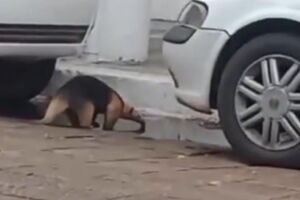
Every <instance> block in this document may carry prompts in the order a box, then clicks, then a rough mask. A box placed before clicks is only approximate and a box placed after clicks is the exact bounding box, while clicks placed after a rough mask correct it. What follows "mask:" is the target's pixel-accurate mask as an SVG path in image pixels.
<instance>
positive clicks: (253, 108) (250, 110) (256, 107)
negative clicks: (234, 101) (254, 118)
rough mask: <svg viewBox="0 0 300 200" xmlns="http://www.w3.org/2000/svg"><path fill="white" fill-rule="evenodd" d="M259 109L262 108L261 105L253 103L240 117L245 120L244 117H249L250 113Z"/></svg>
mask: <svg viewBox="0 0 300 200" xmlns="http://www.w3.org/2000/svg"><path fill="white" fill-rule="evenodd" d="M259 110H260V106H259V105H258V104H257V103H256V104H253V105H252V106H250V107H249V108H247V109H246V110H244V111H242V112H241V114H240V115H239V116H240V119H241V120H243V119H245V118H247V117H249V116H250V115H253V114H255V113H256V112H258V111H259Z"/></svg>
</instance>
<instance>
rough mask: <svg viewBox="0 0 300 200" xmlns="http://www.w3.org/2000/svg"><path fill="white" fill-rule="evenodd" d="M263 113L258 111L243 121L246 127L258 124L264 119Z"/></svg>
mask: <svg viewBox="0 0 300 200" xmlns="http://www.w3.org/2000/svg"><path fill="white" fill-rule="evenodd" d="M262 119H263V115H262V113H261V112H259V113H257V114H256V115H254V116H253V117H251V118H249V119H247V120H246V121H244V122H243V126H244V127H246V128H250V127H253V126H254V125H255V124H257V123H258V122H259V121H262Z"/></svg>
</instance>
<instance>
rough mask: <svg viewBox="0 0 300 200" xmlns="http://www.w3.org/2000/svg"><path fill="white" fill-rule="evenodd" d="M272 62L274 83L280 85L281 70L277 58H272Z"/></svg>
mask: <svg viewBox="0 0 300 200" xmlns="http://www.w3.org/2000/svg"><path fill="white" fill-rule="evenodd" d="M269 63H270V69H271V70H270V71H271V80H272V83H273V84H274V85H279V84H280V81H279V72H278V65H277V60H276V59H274V58H272V59H270V61H269Z"/></svg>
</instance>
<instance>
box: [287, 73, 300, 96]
mask: <svg viewBox="0 0 300 200" xmlns="http://www.w3.org/2000/svg"><path fill="white" fill-rule="evenodd" d="M299 84H300V72H299V73H298V74H297V75H296V76H295V77H294V78H293V79H292V82H291V83H290V84H289V86H288V88H287V89H288V91H289V92H294V91H296V90H297V88H298V86H299Z"/></svg>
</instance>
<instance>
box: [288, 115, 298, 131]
mask: <svg viewBox="0 0 300 200" xmlns="http://www.w3.org/2000/svg"><path fill="white" fill-rule="evenodd" d="M287 118H288V119H289V120H290V122H291V123H292V125H293V126H294V127H295V129H296V130H297V132H298V133H300V121H299V118H298V117H297V115H296V114H295V113H293V112H289V113H288V114H287Z"/></svg>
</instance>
